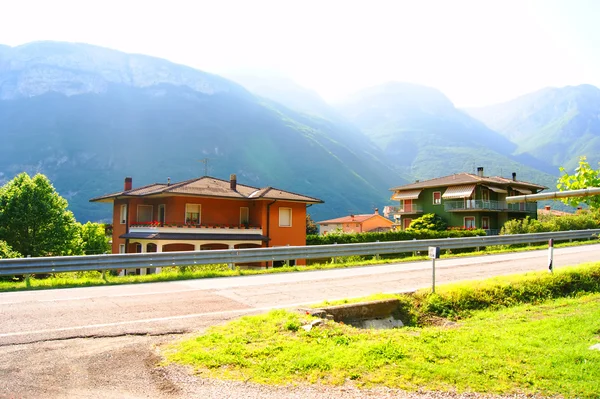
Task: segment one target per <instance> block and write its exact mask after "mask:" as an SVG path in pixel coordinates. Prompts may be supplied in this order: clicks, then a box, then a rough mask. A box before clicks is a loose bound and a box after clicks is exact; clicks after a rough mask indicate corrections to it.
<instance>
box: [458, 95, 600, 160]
mask: <svg viewBox="0 0 600 399" xmlns="http://www.w3.org/2000/svg"><path fill="white" fill-rule="evenodd" d="M466 111H467V112H468V113H469V114H470V115H472V116H473V117H475V118H477V119H479V120H480V121H482V122H483V123H485V124H486V125H487V126H488V127H490V128H491V129H494V130H496V131H498V132H500V133H501V134H503V135H504V136H505V137H507V138H508V139H510V140H511V141H513V142H514V143H516V144H517V148H516V150H515V152H514V153H515V155H528V156H531V157H533V158H535V159H537V160H539V161H543V162H547V163H549V164H551V165H552V166H553V167H555V168H556V169H558V167H559V166H564V167H566V168H567V169H568V170H572V169H573V168H575V167H576V166H577V161H578V159H579V156H581V155H586V156H587V157H588V160H589V161H590V164H592V165H595V164H597V163H598V162H599V161H600V89H598V88H597V87H594V86H591V85H580V86H567V87H563V88H546V89H543V90H540V91H537V92H535V93H530V94H527V95H524V96H521V97H519V98H517V99H514V100H512V101H508V102H506V103H502V104H497V105H492V106H488V107H482V108H471V109H467V110H466Z"/></svg>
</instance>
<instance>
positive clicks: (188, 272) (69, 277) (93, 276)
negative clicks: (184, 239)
mask: <svg viewBox="0 0 600 399" xmlns="http://www.w3.org/2000/svg"><path fill="white" fill-rule="evenodd" d="M597 243H598V240H586V241H580V242H564V243H559V244H555V247H556V248H562V247H572V246H581V245H590V244H597ZM546 248H547V245H531V246H523V247H511V246H495V247H488V248H486V249H485V250H481V251H472V252H463V253H452V252H451V251H446V253H444V254H443V255H442V256H441V257H442V259H450V258H457V257H465V256H467V257H470V256H482V255H494V254H500V253H511V252H523V251H531V250H540V249H546ZM462 251H464V250H462ZM427 259H429V258H428V257H427V256H426V254H423V255H421V254H419V253H416V254H414V255H413V256H408V257H402V258H397V257H389V258H388V257H381V258H380V259H377V257H374V256H373V257H371V256H348V257H339V258H337V262H335V263H334V262H333V259H332V261H331V262H327V263H319V264H313V265H309V266H291V267H285V266H284V267H278V268H271V269H267V270H243V269H235V270H230V269H229V268H228V267H227V265H224V264H223V265H204V266H190V267H186V266H184V267H167V268H163V271H162V272H161V273H159V274H151V275H143V276H142V275H140V276H135V275H133V276H122V277H119V276H113V275H110V274H109V273H106V275H105V276H104V277H103V276H102V273H101V272H97V271H91V272H73V273H56V274H53V275H51V276H50V277H47V278H36V277H35V276H33V277H31V278H30V279H29V282H27V281H24V280H23V281H1V280H0V292H6V291H25V290H36V289H38V290H39V289H58V288H74V287H91V286H100V285H117V284H139V283H150V282H160V281H176V280H191V279H200V278H215V277H234V276H249V275H256V274H271V273H290V272H299V271H311V270H325V269H339V268H348V267H357V266H372V265H382V264H389V263H403V262H415V261H421V260H427Z"/></svg>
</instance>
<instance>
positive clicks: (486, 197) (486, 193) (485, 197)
mask: <svg viewBox="0 0 600 399" xmlns="http://www.w3.org/2000/svg"><path fill="white" fill-rule="evenodd" d="M481 199H482V200H484V201H489V200H490V190H488V189H486V188H483V189H481Z"/></svg>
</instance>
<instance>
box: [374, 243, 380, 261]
mask: <svg viewBox="0 0 600 399" xmlns="http://www.w3.org/2000/svg"><path fill="white" fill-rule="evenodd" d="M375 242H379V240H377V241H375ZM375 260H379V254H375Z"/></svg>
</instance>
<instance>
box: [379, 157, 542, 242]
mask: <svg viewBox="0 0 600 399" xmlns="http://www.w3.org/2000/svg"><path fill="white" fill-rule="evenodd" d="M546 188H547V187H544V186H541V185H538V184H534V183H529V182H525V181H520V180H517V176H516V173H513V174H512V179H508V178H504V177H499V176H494V177H486V176H484V175H483V168H481V167H480V168H478V169H477V174H476V175H475V174H471V173H458V174H454V175H451V176H445V177H440V178H436V179H430V180H424V181H417V182H415V183H412V184H406V185H404V186H399V187H394V188H392V189H391V191H393V194H392V200H393V201H398V202H399V206H392V207H387V208H386V211H385V212H384V214H385V213H389V214H391V215H393V217H394V220H395V221H396V224H397V225H398V226H399V227H400V228H401V229H406V228H407V227H408V226H409V225H410V223H411V222H412V221H413V220H414V219H416V218H418V217H420V216H422V215H423V214H426V213H435V214H436V215H439V216H440V217H441V218H442V219H444V221H445V222H446V223H447V224H448V227H450V228H453V227H454V228H466V229H469V228H478V229H483V230H486V232H487V233H488V234H489V235H493V234H498V232H499V230H500V229H501V228H502V226H503V225H504V223H505V222H506V221H507V220H511V219H524V218H525V217H527V216H529V217H531V218H532V219H536V218H537V202H521V203H511V204H509V203H507V202H506V197H508V196H516V195H527V194H535V193H538V192H540V191H542V190H544V189H546Z"/></svg>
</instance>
